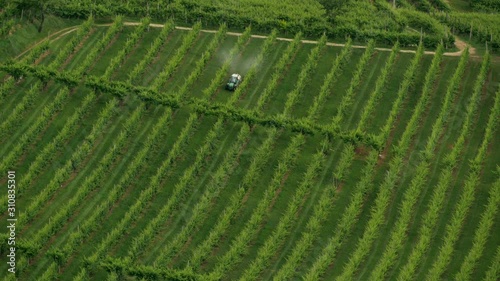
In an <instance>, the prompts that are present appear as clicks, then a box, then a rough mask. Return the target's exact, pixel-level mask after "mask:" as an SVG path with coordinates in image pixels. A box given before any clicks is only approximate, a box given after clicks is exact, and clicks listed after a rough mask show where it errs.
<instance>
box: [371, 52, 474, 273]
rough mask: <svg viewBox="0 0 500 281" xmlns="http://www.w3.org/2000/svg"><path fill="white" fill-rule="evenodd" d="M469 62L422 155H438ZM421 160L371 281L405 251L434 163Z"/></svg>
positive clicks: (450, 87) (450, 86)
mask: <svg viewBox="0 0 500 281" xmlns="http://www.w3.org/2000/svg"><path fill="white" fill-rule="evenodd" d="M467 59H468V52H467V50H466V51H465V52H464V53H463V55H462V57H461V59H460V62H459V65H458V67H457V68H456V70H455V73H454V74H453V77H452V79H451V80H450V82H449V84H448V88H447V91H446V94H445V98H444V102H443V105H442V107H441V110H440V112H439V115H438V117H437V119H436V120H435V121H434V124H433V126H432V131H431V135H430V136H429V138H428V139H427V143H426V147H425V150H424V151H423V152H422V155H428V153H430V154H431V155H433V154H434V150H435V148H436V145H437V138H438V137H439V136H441V135H442V133H443V132H442V131H443V128H444V125H445V124H446V120H447V117H448V115H449V112H450V111H451V110H452V105H453V100H454V98H455V94H456V92H457V89H458V87H459V85H460V81H461V79H462V75H463V73H464V70H465V65H466V64H467ZM420 160H421V161H420V163H419V164H418V165H417V167H416V168H415V176H414V177H413V179H412V180H411V183H410V186H409V187H408V189H406V191H405V193H404V195H403V201H402V202H401V205H400V207H399V208H398V210H399V217H398V218H397V221H396V223H395V225H394V228H393V229H392V230H391V233H390V234H389V235H390V238H389V242H388V244H387V245H386V247H385V251H384V252H383V254H382V256H381V257H380V259H379V260H378V264H377V265H376V266H375V269H374V271H373V272H372V273H371V276H370V280H384V279H385V278H386V276H385V274H386V273H387V271H389V269H390V268H391V267H392V266H393V264H394V262H395V261H396V259H397V256H398V253H399V252H400V251H401V248H402V247H403V245H404V243H405V240H406V238H407V231H408V227H409V224H410V221H411V219H412V214H413V208H414V206H415V204H416V202H417V200H418V197H419V196H420V193H421V191H422V188H423V187H424V186H425V184H426V181H427V179H428V178H429V173H430V167H431V164H432V157H421V158H420Z"/></svg>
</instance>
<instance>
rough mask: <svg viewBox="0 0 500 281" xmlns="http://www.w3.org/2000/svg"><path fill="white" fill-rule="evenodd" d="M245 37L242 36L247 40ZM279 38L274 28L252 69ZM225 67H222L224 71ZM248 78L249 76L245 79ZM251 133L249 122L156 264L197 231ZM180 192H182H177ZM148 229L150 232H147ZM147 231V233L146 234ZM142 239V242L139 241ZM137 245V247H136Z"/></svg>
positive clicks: (166, 211) (168, 207)
mask: <svg viewBox="0 0 500 281" xmlns="http://www.w3.org/2000/svg"><path fill="white" fill-rule="evenodd" d="M244 39H245V38H243V39H242V40H244ZM275 39H276V32H273V33H272V35H271V36H269V37H268V38H267V39H266V41H265V42H264V45H263V46H262V48H261V52H260V53H259V55H258V57H257V59H256V60H255V62H254V64H253V65H252V67H251V69H250V70H249V72H248V73H252V72H255V70H256V68H257V66H258V65H259V64H260V62H261V61H262V60H263V59H264V54H266V53H267V52H268V50H269V47H270V46H271V44H272V43H273V42H274V40H275ZM223 70H225V69H224V68H221V69H220V71H223ZM245 81H247V80H245ZM247 85H248V83H242V84H241V85H240V86H239V87H238V89H237V90H236V91H235V93H234V94H233V96H232V98H231V99H229V100H228V101H227V103H228V104H229V105H234V103H236V101H237V100H238V98H239V96H240V95H241V93H242V92H243V91H244V89H245V87H246V86H247ZM249 136H250V127H249V126H248V125H247V124H245V125H244V126H243V127H242V128H241V130H240V132H239V134H238V137H237V141H236V143H235V144H234V145H233V146H231V148H230V149H229V150H228V152H227V153H226V156H225V157H224V160H223V162H222V163H221V164H220V166H219V168H218V169H217V171H216V172H215V173H214V175H213V176H212V180H211V181H210V182H209V184H208V187H207V189H206V191H205V192H204V193H203V195H202V199H201V200H200V202H199V203H198V204H196V205H195V206H194V207H193V212H192V215H191V218H190V219H189V220H187V222H186V223H185V224H184V226H183V227H182V230H181V232H180V233H179V234H177V235H176V236H175V237H174V238H172V239H171V240H170V241H169V242H168V243H167V245H165V247H164V249H163V250H162V251H161V254H160V255H159V256H158V257H157V258H156V259H155V264H157V265H165V264H167V263H168V262H170V260H171V258H172V257H173V256H174V255H175V253H176V252H177V251H178V250H179V249H180V248H181V247H182V245H183V244H184V243H185V242H186V241H187V239H188V237H189V235H190V234H191V233H193V232H196V227H197V226H199V223H200V222H201V221H202V220H203V219H204V216H205V215H206V214H207V211H208V210H207V209H208V208H209V207H210V203H211V202H212V200H213V199H215V198H216V197H217V195H218V194H219V193H220V191H221V190H222V189H223V188H224V186H225V183H226V182H227V178H228V177H229V175H230V174H231V173H232V171H234V169H235V167H236V166H237V165H238V161H237V160H238V158H239V152H240V151H241V149H242V148H243V147H244V145H245V144H246V143H247V141H248V138H249ZM183 183H184V184H188V182H183ZM175 188H176V190H177V189H180V190H184V189H185V187H182V186H178V185H176V187H175ZM175 194H176V195H177V194H178V193H175ZM178 201H179V199H178V196H172V197H170V198H169V200H168V202H167V203H166V204H165V206H164V207H163V208H162V210H161V211H160V212H159V213H158V216H157V217H155V219H154V222H155V223H154V222H152V223H150V224H148V226H147V227H146V229H145V230H144V231H143V233H141V236H140V237H141V238H142V239H140V240H138V241H135V240H134V245H133V246H134V247H133V250H132V251H131V255H132V257H134V256H136V254H134V253H136V252H137V250H138V249H140V248H142V247H143V245H144V244H145V243H146V242H147V241H148V240H149V239H150V238H149V237H151V235H152V234H153V233H155V232H156V228H157V227H159V226H160V224H159V223H160V222H163V221H165V220H166V219H167V217H168V216H169V215H170V214H171V212H172V208H173V206H175V205H177V204H178ZM146 233H148V235H145V234H146ZM143 234H144V235H143ZM139 241H141V243H136V242H139ZM134 249H135V251H134Z"/></svg>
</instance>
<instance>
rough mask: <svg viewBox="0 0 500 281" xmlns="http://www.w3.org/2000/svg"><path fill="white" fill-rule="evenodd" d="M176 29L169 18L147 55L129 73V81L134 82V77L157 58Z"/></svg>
mask: <svg viewBox="0 0 500 281" xmlns="http://www.w3.org/2000/svg"><path fill="white" fill-rule="evenodd" d="M174 29H175V25H174V22H173V20H171V19H169V20H168V21H167V22H165V24H164V25H163V28H162V29H161V32H160V34H159V35H158V36H157V37H156V38H155V40H154V41H153V44H152V45H151V47H150V48H149V49H148V52H147V53H146V55H145V56H144V57H143V58H142V60H141V61H140V62H139V63H138V64H137V65H136V66H135V67H134V69H133V70H132V71H131V72H130V73H129V76H128V80H127V81H128V82H129V83H133V81H134V79H136V78H137V77H138V76H139V75H141V74H142V73H143V72H144V70H145V69H146V66H147V65H149V64H151V63H152V62H153V60H154V59H155V57H156V55H157V54H158V52H159V51H160V48H161V47H162V46H163V44H165V41H166V40H167V37H168V35H169V34H170V33H171V32H172V30H174Z"/></svg>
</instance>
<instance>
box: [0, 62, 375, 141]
mask: <svg viewBox="0 0 500 281" xmlns="http://www.w3.org/2000/svg"><path fill="white" fill-rule="evenodd" d="M0 70H3V71H6V72H8V73H11V74H13V73H17V74H21V73H22V74H24V75H34V76H36V77H38V78H39V79H42V80H49V79H53V80H56V81H58V82H61V83H64V84H67V85H70V86H74V85H77V84H78V83H79V82H80V80H81V77H80V76H78V75H76V74H75V73H72V72H57V71H54V70H50V69H47V68H46V67H42V66H39V67H33V66H30V65H26V64H15V65H0ZM83 83H84V84H85V85H86V86H88V87H92V88H94V89H95V90H97V91H101V92H106V93H110V94H113V95H117V96H118V97H124V96H126V95H127V94H129V93H134V94H136V95H138V96H139V98H141V99H142V100H144V101H146V102H153V103H155V104H161V105H166V106H169V107H172V108H178V107H181V106H188V105H189V106H192V108H193V109H194V110H195V111H197V112H198V113H203V114H208V115H217V116H222V117H224V118H227V119H231V120H233V121H236V122H246V123H249V124H251V125H253V124H258V125H263V126H270V127H276V128H287V129H290V130H292V131H294V132H301V133H304V134H323V135H326V136H328V137H330V138H340V139H342V140H343V141H345V142H349V143H352V144H359V143H363V144H365V145H366V146H371V147H374V148H375V149H379V148H381V145H382V144H381V142H380V141H379V139H380V138H379V137H375V136H373V135H368V134H361V133H357V132H349V133H345V132H341V131H340V130H338V129H331V128H327V127H324V126H321V125H318V124H315V123H311V122H309V121H305V120H292V119H287V118H284V117H283V116H275V117H262V116H261V115H262V114H258V113H257V112H255V111H252V110H245V109H238V108H234V107H232V106H226V105H222V104H219V103H216V102H208V101H203V100H199V99H195V98H187V99H182V100H181V99H180V98H179V97H178V96H172V95H168V94H160V93H159V92H156V91H153V90H151V89H149V88H146V87H137V86H133V85H131V84H130V83H126V82H116V81H113V82H110V81H106V80H104V79H102V78H99V77H95V76H87V77H86V79H84V81H83ZM219 86H220V85H219Z"/></svg>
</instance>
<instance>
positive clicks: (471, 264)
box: [455, 92, 500, 281]
mask: <svg viewBox="0 0 500 281" xmlns="http://www.w3.org/2000/svg"><path fill="white" fill-rule="evenodd" d="M498 96H499V92H497V98H498ZM498 206H500V179H497V180H496V182H495V183H494V184H493V186H492V187H491V189H490V196H489V198H488V204H487V205H486V209H485V211H484V212H483V214H482V215H481V220H480V221H479V226H478V228H477V229H476V232H475V234H474V240H473V241H472V248H471V249H470V250H469V253H468V254H467V256H466V257H465V259H464V261H463V262H462V265H461V266H460V271H459V272H458V273H457V274H456V276H455V279H456V280H460V281H466V280H470V279H471V274H472V273H473V271H474V268H475V266H476V265H477V261H478V260H479V258H480V257H481V255H482V254H483V251H484V247H485V245H486V241H487V240H488V237H489V236H490V235H491V234H490V231H491V228H492V227H493V224H494V223H495V219H496V218H497V213H498ZM494 235H495V234H494Z"/></svg>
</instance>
